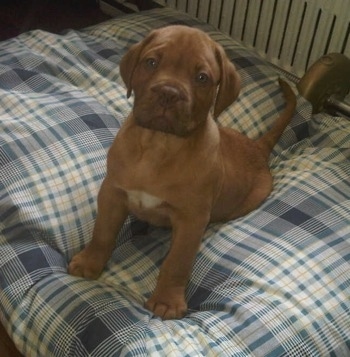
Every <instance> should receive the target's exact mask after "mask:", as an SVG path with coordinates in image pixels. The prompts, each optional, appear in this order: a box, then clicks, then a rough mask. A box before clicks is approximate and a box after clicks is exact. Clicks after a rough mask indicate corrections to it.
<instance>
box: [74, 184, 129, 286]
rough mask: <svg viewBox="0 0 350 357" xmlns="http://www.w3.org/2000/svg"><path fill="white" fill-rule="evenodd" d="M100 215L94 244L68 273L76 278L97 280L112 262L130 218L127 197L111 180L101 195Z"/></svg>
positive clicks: (83, 253) (92, 242)
mask: <svg viewBox="0 0 350 357" xmlns="http://www.w3.org/2000/svg"><path fill="white" fill-rule="evenodd" d="M97 205H98V212H97V218H96V222H95V227H94V231H93V237H92V240H91V242H90V243H89V244H88V245H87V246H86V247H85V248H84V249H83V250H82V251H81V252H80V253H78V254H76V255H75V256H74V257H73V259H72V260H71V262H70V264H69V267H68V272H69V274H72V275H74V276H81V277H84V278H88V279H96V278H98V277H99V276H100V274H101V273H102V270H103V268H104V266H105V264H106V263H107V261H108V259H109V258H110V256H111V254H112V251H113V249H114V247H115V244H116V238H117V235H118V233H119V231H120V229H121V227H122V225H123V223H124V221H125V219H126V217H127V215H128V210H127V208H126V205H125V194H124V193H123V192H122V191H120V190H119V189H117V188H115V187H114V186H113V185H112V183H111V182H110V181H109V179H108V177H107V178H106V179H105V180H104V181H103V183H102V185H101V188H100V192H99V194H98V202H97Z"/></svg>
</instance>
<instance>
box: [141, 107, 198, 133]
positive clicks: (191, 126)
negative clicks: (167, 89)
mask: <svg viewBox="0 0 350 357" xmlns="http://www.w3.org/2000/svg"><path fill="white" fill-rule="evenodd" d="M180 118H181V119H180ZM183 118H184V116H183V115H180V116H178V115H176V114H174V113H171V112H164V113H162V114H158V113H147V112H144V111H142V113H139V112H138V111H137V110H134V119H135V122H136V124H137V125H139V126H140V127H142V128H145V129H149V130H154V131H160V132H162V133H166V134H171V135H176V136H178V137H182V138H186V137H188V136H190V135H191V134H192V133H193V131H194V130H195V129H196V126H195V123H194V122H193V121H191V120H190V118H191V116H190V115H188V114H187V115H186V116H185V118H186V119H183Z"/></svg>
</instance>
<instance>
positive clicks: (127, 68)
mask: <svg viewBox="0 0 350 357" xmlns="http://www.w3.org/2000/svg"><path fill="white" fill-rule="evenodd" d="M155 32H156V31H152V32H151V33H150V34H149V35H148V36H147V37H145V38H144V39H143V40H142V41H141V42H138V43H136V44H135V45H132V46H131V47H130V49H129V50H128V52H127V53H126V54H125V55H124V56H123V58H122V59H121V61H120V64H119V70H120V75H121V76H122V79H123V81H124V83H125V85H126V88H127V97H128V98H129V97H130V95H131V91H132V84H131V83H132V78H133V75H134V71H135V68H136V66H137V64H138V62H139V60H140V55H141V52H142V50H143V49H144V47H145V46H146V45H147V44H148V43H149V42H151V41H152V39H153V38H154V36H155Z"/></svg>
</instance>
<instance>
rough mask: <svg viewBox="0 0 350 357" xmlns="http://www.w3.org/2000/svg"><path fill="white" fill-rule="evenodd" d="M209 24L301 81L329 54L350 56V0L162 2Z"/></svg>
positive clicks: (179, 0) (182, 0)
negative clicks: (314, 65) (316, 63)
mask: <svg viewBox="0 0 350 357" xmlns="http://www.w3.org/2000/svg"><path fill="white" fill-rule="evenodd" d="M155 2H157V3H159V4H160V5H163V6H169V7H172V8H174V9H177V10H180V11H183V12H187V13H189V14H190V15H191V16H193V17H197V18H199V19H201V20H204V21H206V22H208V23H210V24H212V25H214V26H215V27H216V28H218V29H220V30H221V31H222V32H224V33H227V34H229V35H230V36H231V37H232V38H233V39H235V40H237V41H239V42H241V43H242V44H244V45H245V46H246V47H248V48H253V49H254V50H255V51H256V52H257V53H258V54H259V55H260V56H261V57H263V58H266V59H267V60H268V61H269V62H271V63H273V64H275V65H277V66H278V67H280V68H282V69H284V70H286V71H288V72H290V73H293V74H294V75H296V76H298V77H301V76H302V75H303V74H304V73H305V71H306V69H307V68H309V66H310V65H311V64H312V63H313V62H315V61H316V60H317V59H319V58H320V57H321V56H323V55H324V54H326V53H331V52H338V53H342V54H345V55H347V56H348V57H350V39H349V37H350V36H349V34H350V0H157V1H155Z"/></svg>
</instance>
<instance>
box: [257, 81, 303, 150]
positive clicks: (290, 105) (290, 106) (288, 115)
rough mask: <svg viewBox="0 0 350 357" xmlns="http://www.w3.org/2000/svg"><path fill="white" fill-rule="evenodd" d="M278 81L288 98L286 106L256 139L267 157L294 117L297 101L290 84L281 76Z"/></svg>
mask: <svg viewBox="0 0 350 357" xmlns="http://www.w3.org/2000/svg"><path fill="white" fill-rule="evenodd" d="M278 82H279V84H280V87H281V89H282V92H283V96H284V98H285V100H286V106H285V108H284V110H283V112H282V113H281V115H280V116H279V118H278V119H277V120H276V122H275V123H274V125H273V127H272V128H271V129H270V130H269V131H268V132H267V133H266V134H264V135H263V136H261V137H260V138H259V139H258V140H257V141H256V142H257V144H258V145H259V146H260V147H261V148H262V149H263V150H264V151H265V153H266V156H267V157H268V156H269V155H270V152H271V151H272V149H273V147H274V146H275V145H276V143H277V141H278V139H279V138H280V137H281V135H282V133H283V131H284V129H285V128H286V126H287V125H288V124H289V122H290V120H291V119H292V117H293V114H294V112H295V107H296V103H297V100H296V97H295V94H294V92H293V91H292V88H291V87H290V86H289V84H288V83H287V82H285V81H283V80H282V79H281V78H279V79H278Z"/></svg>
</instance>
